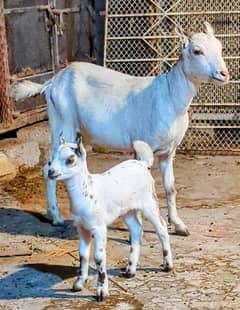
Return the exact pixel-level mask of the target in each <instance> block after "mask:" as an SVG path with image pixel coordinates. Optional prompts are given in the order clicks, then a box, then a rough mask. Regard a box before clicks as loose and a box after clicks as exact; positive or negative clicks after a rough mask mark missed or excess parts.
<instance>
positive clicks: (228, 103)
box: [191, 102, 240, 108]
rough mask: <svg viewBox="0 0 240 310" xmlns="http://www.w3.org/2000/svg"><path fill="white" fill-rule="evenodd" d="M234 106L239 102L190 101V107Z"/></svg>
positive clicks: (239, 104) (238, 104)
mask: <svg viewBox="0 0 240 310" xmlns="http://www.w3.org/2000/svg"><path fill="white" fill-rule="evenodd" d="M202 106H203V107H217V108H219V107H225V106H226V107H228V106H230V107H236V106H239V107H240V103H237V102H232V103H231V102H226V103H225V102H218V103H216V102H214V103H209V102H206V103H205V102H204V103H191V107H202Z"/></svg>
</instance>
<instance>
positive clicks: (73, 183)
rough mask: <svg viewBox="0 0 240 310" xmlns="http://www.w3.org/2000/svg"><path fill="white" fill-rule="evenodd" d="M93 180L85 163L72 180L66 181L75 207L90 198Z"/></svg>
mask: <svg viewBox="0 0 240 310" xmlns="http://www.w3.org/2000/svg"><path fill="white" fill-rule="evenodd" d="M91 179H92V177H91V175H90V173H89V171H88V168H87V164H86V162H84V163H82V164H81V167H79V170H78V172H76V173H75V174H74V175H72V177H71V178H69V179H67V180H65V184H66V187H67V189H68V192H69V196H70V199H71V202H72V204H73V205H74V204H75V203H76V202H80V201H81V200H86V198H87V197H88V196H89V192H90V187H91V182H92V181H91Z"/></svg>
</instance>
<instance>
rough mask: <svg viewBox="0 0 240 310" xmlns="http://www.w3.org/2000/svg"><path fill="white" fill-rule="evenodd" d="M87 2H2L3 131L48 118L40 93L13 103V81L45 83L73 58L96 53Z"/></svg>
mask: <svg viewBox="0 0 240 310" xmlns="http://www.w3.org/2000/svg"><path fill="white" fill-rule="evenodd" d="M91 3H92V2H91V1H89V0H14V1H12V0H4V1H3V0H0V133H3V132H6V131H9V130H11V129H15V128H19V127H22V126H24V125H27V124H30V123H33V122H36V121H39V120H42V119H45V118H46V117H47V113H46V104H45V101H44V99H43V97H41V96H37V97H36V98H29V99H27V100H24V102H19V103H18V102H13V101H12V100H11V96H10V84H11V83H12V82H15V81H20V80H24V79H31V80H32V81H35V82H39V83H43V82H44V81H46V80H47V79H49V78H50V77H51V76H52V75H53V74H55V73H56V72H57V71H58V70H59V69H61V68H63V67H65V66H66V65H67V64H68V62H71V61H74V60H84V61H93V58H94V57H96V55H95V52H96V50H95V49H96V44H95V41H94V40H95V38H96V35H95V33H94V32H95V29H94V12H93V8H92V5H91Z"/></svg>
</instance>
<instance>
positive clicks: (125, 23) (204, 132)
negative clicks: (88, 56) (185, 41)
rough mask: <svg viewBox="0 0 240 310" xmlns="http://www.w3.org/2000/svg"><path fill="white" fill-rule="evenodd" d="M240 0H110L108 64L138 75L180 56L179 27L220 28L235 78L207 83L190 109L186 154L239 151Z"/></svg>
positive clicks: (163, 69)
mask: <svg viewBox="0 0 240 310" xmlns="http://www.w3.org/2000/svg"><path fill="white" fill-rule="evenodd" d="M239 8H240V0H235V1H230V0H228V1H227V0H213V1H209V0H201V1H199V0H184V1H183V0H162V1H161V0H158V1H157V0H118V1H115V0H108V1H107V9H106V10H107V20H106V33H105V58H104V64H105V65H106V66H107V67H109V68H112V69H115V70H118V71H121V72H124V73H128V74H131V75H137V76H146V75H156V74H159V73H162V72H166V71H168V70H169V69H170V68H171V66H172V65H173V64H174V63H175V62H176V61H177V60H178V57H179V42H178V39H177V36H176V34H175V31H174V29H175V26H180V27H182V28H184V29H186V30H188V31H197V32H199V31H202V30H203V27H204V26H203V23H204V21H208V22H210V23H211V24H212V26H213V27H214V29H215V34H216V37H218V38H219V39H220V40H221V41H222V44H223V55H224V59H225V61H226V64H227V66H228V69H229V71H230V75H231V81H230V83H229V84H228V85H226V86H224V87H219V86H216V85H214V84H209V83H206V84H203V85H202V86H201V88H200V90H199V92H198V95H197V96H196V97H195V98H194V100H193V103H192V105H191V108H190V110H189V116H190V124H189V130H188V132H187V134H186V136H185V138H184V140H183V142H182V144H181V146H180V150H182V151H184V152H196V153H201V152H202V153H203V152H204V153H212V154H216V153H220V152H221V153H233V152H234V153H235V152H240V76H239V75H240V22H239V21H240V10H239Z"/></svg>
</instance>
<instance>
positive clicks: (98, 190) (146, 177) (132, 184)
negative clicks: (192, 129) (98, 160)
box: [48, 141, 173, 300]
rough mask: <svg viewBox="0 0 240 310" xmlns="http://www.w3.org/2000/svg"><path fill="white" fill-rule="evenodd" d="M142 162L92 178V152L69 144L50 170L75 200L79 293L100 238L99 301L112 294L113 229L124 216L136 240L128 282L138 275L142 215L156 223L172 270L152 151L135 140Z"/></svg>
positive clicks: (97, 257) (61, 148)
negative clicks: (109, 244)
mask: <svg viewBox="0 0 240 310" xmlns="http://www.w3.org/2000/svg"><path fill="white" fill-rule="evenodd" d="M133 147H134V149H135V150H136V153H137V157H138V158H140V161H138V160H127V161H124V162H122V163H120V164H118V165H116V166H114V167H113V168H111V169H110V170H108V171H106V172H104V173H101V174H90V173H89V171H88V168H87V162H86V151H85V149H84V147H83V144H82V143H81V141H79V142H78V143H77V144H74V143H65V142H63V143H62V144H60V146H59V147H58V148H57V149H56V150H55V153H54V156H53V159H52V162H51V164H50V165H49V168H48V177H49V178H50V179H51V180H64V181H65V184H66V187H67V189H68V193H69V196H70V200H71V213H72V217H73V220H74V223H75V225H76V227H77V229H78V231H79V237H80V244H79V256H80V274H79V277H78V278H77V280H76V281H75V283H74V285H73V290H74V291H78V290H81V289H82V288H83V285H84V283H85V281H86V279H87V276H88V261H89V252H90V242H91V237H92V236H93V237H94V241H95V250H94V260H95V263H96V267H97V271H98V282H97V297H98V299H99V300H102V299H103V298H104V297H105V296H106V295H108V279H107V271H106V242H107V226H108V225H110V224H112V222H113V221H115V220H116V219H117V218H118V217H119V216H123V217H124V221H125V223H126V224H127V226H128V229H129V231H130V236H131V251H130V255H129V259H128V266H127V269H126V275H127V277H133V276H134V275H135V273H136V267H137V262H138V258H139V250H140V241H141V236H142V225H141V223H140V222H139V220H138V217H137V212H138V211H141V213H142V214H143V215H144V216H145V217H146V218H147V219H148V220H149V221H150V222H151V223H152V224H153V226H154V228H155V230H156V233H157V235H158V237H159V239H160V241H161V244H162V249H163V265H164V269H165V270H166V271H169V270H170V269H172V266H173V264H172V254H171V248H170V243H169V236H168V230H167V225H166V223H165V222H164V220H163V219H162V218H161V217H160V215H159V207H158V202H157V198H156V197H157V196H156V193H155V187H154V180H153V178H152V176H151V173H150V170H149V168H150V167H151V166H152V164H153V153H152V150H151V148H150V147H149V146H148V145H147V144H146V143H144V142H142V141H134V142H133Z"/></svg>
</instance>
